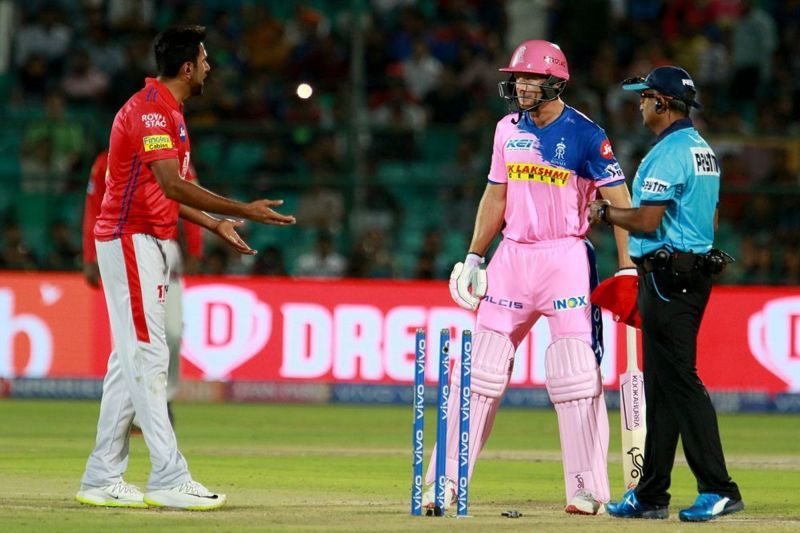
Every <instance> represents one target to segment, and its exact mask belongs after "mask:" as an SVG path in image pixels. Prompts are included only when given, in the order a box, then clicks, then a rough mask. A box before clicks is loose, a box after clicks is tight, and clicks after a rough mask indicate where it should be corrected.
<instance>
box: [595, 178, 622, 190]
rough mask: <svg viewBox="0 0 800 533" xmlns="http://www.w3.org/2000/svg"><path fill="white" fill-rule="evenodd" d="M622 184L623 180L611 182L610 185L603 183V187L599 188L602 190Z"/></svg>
mask: <svg viewBox="0 0 800 533" xmlns="http://www.w3.org/2000/svg"><path fill="white" fill-rule="evenodd" d="M622 183H625V180H617V181H612V182H611V183H604V184H603V185H600V188H601V189H602V188H604V187H613V186H614V185H620V184H622Z"/></svg>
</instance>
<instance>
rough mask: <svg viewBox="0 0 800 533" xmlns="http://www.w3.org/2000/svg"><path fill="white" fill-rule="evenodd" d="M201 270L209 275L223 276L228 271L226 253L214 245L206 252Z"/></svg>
mask: <svg viewBox="0 0 800 533" xmlns="http://www.w3.org/2000/svg"><path fill="white" fill-rule="evenodd" d="M201 270H202V273H203V274H206V275H209V276H224V275H225V274H226V273H227V272H228V253H227V252H226V251H225V250H224V249H223V248H220V247H219V246H214V247H213V248H211V249H210V250H209V251H208V252H207V253H206V256H205V259H204V260H203V264H202V269H201Z"/></svg>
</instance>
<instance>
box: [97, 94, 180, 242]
mask: <svg viewBox="0 0 800 533" xmlns="http://www.w3.org/2000/svg"><path fill="white" fill-rule="evenodd" d="M189 154H190V150H189V133H188V132H187V130H186V124H185V123H184V120H183V105H182V104H179V103H178V102H177V101H176V100H175V98H174V97H173V96H172V93H170V92H169V89H167V86H166V85H164V84H163V83H161V82H160V81H158V80H156V79H155V78H147V79H146V80H145V87H144V88H143V89H142V90H141V91H139V92H138V93H136V94H134V95H133V96H132V97H131V98H130V99H129V100H128V101H127V102H126V103H125V105H123V106H122V109H120V110H119V112H117V116H116V117H114V124H113V125H112V127H111V140H110V143H109V151H108V172H107V174H106V193H105V195H104V197H103V202H102V204H101V206H100V214H99V216H98V217H97V223H96V224H95V226H94V236H95V238H97V239H98V240H101V241H108V240H112V239H116V238H119V237H120V236H121V235H124V234H132V233H145V234H148V235H153V236H155V237H157V238H159V239H173V238H175V236H176V232H177V229H176V226H177V222H178V209H179V205H178V203H177V202H175V201H173V200H170V199H169V198H167V197H166V196H164V192H163V191H162V190H161V186H160V185H159V184H158V181H157V180H156V177H155V175H153V173H152V172H151V171H150V167H149V163H152V162H153V161H158V160H161V159H170V158H177V159H178V161H179V162H180V175H181V178H184V179H185V177H186V174H187V172H188V171H189Z"/></svg>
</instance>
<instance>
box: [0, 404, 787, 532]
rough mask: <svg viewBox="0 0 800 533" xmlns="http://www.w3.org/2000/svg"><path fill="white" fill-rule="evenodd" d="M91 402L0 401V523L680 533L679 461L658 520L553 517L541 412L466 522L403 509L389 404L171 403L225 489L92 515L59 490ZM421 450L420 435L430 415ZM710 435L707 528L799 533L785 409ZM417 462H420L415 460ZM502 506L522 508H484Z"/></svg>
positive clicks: (514, 431) (93, 413) (401, 450)
mask: <svg viewBox="0 0 800 533" xmlns="http://www.w3.org/2000/svg"><path fill="white" fill-rule="evenodd" d="M98 408H99V404H98V403H97V402H82V401H17V400H2V401H0V423H1V424H2V431H0V530H2V531H4V532H11V531H20V530H28V531H46V532H54V531H105V530H114V531H132V530H134V529H139V530H142V529H147V530H164V531H174V530H176V528H177V529H180V530H184V531H187V530H189V529H190V528H191V530H192V531H203V530H216V531H238V530H259V531H269V530H316V531H320V530H324V531H353V530H357V531H410V530H412V529H415V530H417V529H421V530H443V529H445V528H448V529H449V528H458V529H464V530H471V531H496V530H519V531H533V530H537V531H576V530H583V531H587V532H588V531H592V532H593V531H614V532H619V531H642V530H644V528H647V530H649V531H667V530H669V531H676V530H681V531H690V530H698V529H700V528H703V527H709V526H702V525H693V524H682V523H681V522H679V521H678V519H677V511H678V509H679V508H681V507H683V506H685V505H688V504H689V503H691V501H692V500H693V499H694V496H695V487H694V480H693V478H692V477H691V474H690V472H689V470H688V468H687V467H686V466H685V463H684V462H683V461H682V459H681V460H679V465H678V466H677V467H676V469H675V473H674V477H673V506H672V516H671V518H670V519H669V520H668V521H665V522H655V523H654V522H650V521H648V522H646V523H643V522H642V521H638V520H635V521H621V520H615V519H612V518H609V517H607V516H600V517H579V516H569V515H566V514H565V513H564V512H563V510H562V508H563V505H564V492H563V490H564V489H563V480H562V473H561V466H560V455H559V446H558V431H557V428H556V419H555V414H554V413H553V412H552V411H548V410H521V409H505V410H502V411H501V412H500V414H499V415H498V418H497V422H496V424H495V430H494V433H493V435H492V439H491V440H490V441H489V444H488V446H487V448H486V450H485V451H484V455H483V457H482V458H481V461H479V463H478V466H477V468H476V471H475V478H474V480H473V483H472V485H471V487H470V495H471V505H470V514H471V515H473V517H472V518H468V519H461V520H457V519H455V518H449V517H447V518H412V517H410V516H409V495H410V490H409V488H410V478H411V475H410V474H411V467H410V463H411V409H410V408H403V407H361V406H358V407H356V406H303V405H300V406H298V405H263V404H225V405H188V404H178V405H176V406H175V413H176V416H177V433H178V441H179V443H180V447H181V450H182V452H183V454H184V455H185V456H186V458H187V459H188V461H189V465H190V467H191V470H192V474H193V475H194V477H195V478H196V479H197V480H199V481H201V482H202V483H204V484H206V485H207V486H209V487H211V488H212V489H214V490H218V491H221V492H225V493H227V494H228V502H229V505H228V506H227V507H225V508H224V509H222V510H220V511H216V512H209V513H190V512H179V511H164V510H155V509H143V510H110V509H97V508H92V507H86V506H82V505H79V504H78V503H76V502H75V501H74V499H73V496H74V493H75V491H76V490H77V488H78V480H79V478H80V475H81V473H82V470H83V467H84V464H85V461H86V456H87V454H88V453H89V451H90V449H91V447H92V444H93V440H94V432H95V425H96V418H97V412H98ZM429 413H431V414H430V415H429V419H428V420H427V422H428V423H427V427H426V453H428V452H429V449H430V444H432V442H433V439H434V431H433V430H434V426H435V424H434V420H433V415H432V413H434V410H433V409H431V410H430V411H429ZM615 415H616V413H611V416H612V418H611V427H612V431H611V435H612V441H611V451H610V454H609V455H610V461H611V465H610V475H611V484H612V494H613V496H614V497H615V498H616V497H619V495H620V494H621V492H622V490H621V487H620V486H621V478H622V475H621V467H620V460H619V431H618V430H617V428H618V427H619V419H618V417H617V416H615ZM720 426H721V431H722V437H723V444H724V446H725V450H726V453H727V455H728V464H729V468H730V471H731V474H732V475H733V477H734V479H736V481H737V482H738V483H739V485H740V486H741V489H742V493H743V495H744V498H745V503H746V505H747V509H746V510H745V512H743V513H740V514H737V515H732V516H729V517H724V518H722V519H719V520H717V521H715V523H714V526H713V527H714V530H715V531H720V530H722V531H761V532H767V531H770V532H772V531H798V530H800V504H798V503H797V502H798V498H797V494H798V487H800V417H792V416H778V415H723V416H720ZM131 449H132V456H131V461H130V465H129V471H128V474H127V475H126V480H127V481H129V482H132V483H135V484H138V485H140V486H141V487H144V485H145V483H146V480H147V475H148V469H149V463H148V459H147V454H146V448H145V445H144V441H143V440H142V438H141V437H135V438H134V439H133V442H132V445H131ZM426 461H427V456H426ZM510 509H515V510H518V511H520V512H522V513H523V517H522V518H519V519H517V520H510V519H507V518H503V517H501V516H500V513H501V512H503V511H506V510H510Z"/></svg>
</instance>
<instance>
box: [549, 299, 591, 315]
mask: <svg viewBox="0 0 800 533" xmlns="http://www.w3.org/2000/svg"><path fill="white" fill-rule="evenodd" d="M587 305H589V303H588V302H587V301H586V296H585V295H584V296H573V297H571V298H560V299H558V300H553V309H555V310H556V311H565V310H569V309H577V308H579V307H586V306H587Z"/></svg>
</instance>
